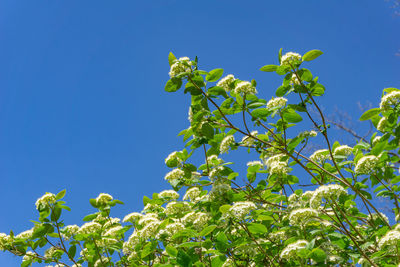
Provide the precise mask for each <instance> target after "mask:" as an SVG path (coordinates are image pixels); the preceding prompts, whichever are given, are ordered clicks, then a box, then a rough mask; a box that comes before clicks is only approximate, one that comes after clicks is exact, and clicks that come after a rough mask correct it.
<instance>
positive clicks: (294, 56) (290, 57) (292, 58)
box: [281, 52, 301, 66]
mask: <svg viewBox="0 0 400 267" xmlns="http://www.w3.org/2000/svg"><path fill="white" fill-rule="evenodd" d="M297 61H301V55H300V54H298V53H295V52H287V53H286V54H284V55H283V56H282V57H281V66H283V65H291V64H292V63H293V62H297Z"/></svg>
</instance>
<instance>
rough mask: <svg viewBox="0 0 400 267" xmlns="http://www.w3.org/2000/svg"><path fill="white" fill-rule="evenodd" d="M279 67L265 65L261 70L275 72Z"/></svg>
mask: <svg viewBox="0 0 400 267" xmlns="http://www.w3.org/2000/svg"><path fill="white" fill-rule="evenodd" d="M277 68H278V66H277V65H265V66H264V67H261V69H260V70H261V71H265V72H273V71H276V69H277Z"/></svg>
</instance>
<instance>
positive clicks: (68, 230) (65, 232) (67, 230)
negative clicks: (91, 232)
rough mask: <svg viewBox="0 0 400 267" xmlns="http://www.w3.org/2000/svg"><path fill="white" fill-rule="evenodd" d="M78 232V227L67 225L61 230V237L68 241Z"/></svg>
mask: <svg viewBox="0 0 400 267" xmlns="http://www.w3.org/2000/svg"><path fill="white" fill-rule="evenodd" d="M78 231H79V226H78V225H76V224H74V225H67V226H65V227H64V228H63V229H62V231H61V232H62V236H63V238H64V239H65V240H67V241H68V240H69V239H70V238H71V237H72V236H74V235H76V234H77V233H78Z"/></svg>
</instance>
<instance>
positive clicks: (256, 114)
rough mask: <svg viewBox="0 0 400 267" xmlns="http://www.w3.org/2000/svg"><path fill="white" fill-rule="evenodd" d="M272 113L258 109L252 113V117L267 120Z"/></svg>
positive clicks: (264, 109)
mask: <svg viewBox="0 0 400 267" xmlns="http://www.w3.org/2000/svg"><path fill="white" fill-rule="evenodd" d="M269 113H270V111H269V110H268V109H266V108H258V109H255V110H253V111H252V112H251V115H252V116H253V117H255V118H265V117H267V116H268V115H269Z"/></svg>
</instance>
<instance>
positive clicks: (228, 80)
mask: <svg viewBox="0 0 400 267" xmlns="http://www.w3.org/2000/svg"><path fill="white" fill-rule="evenodd" d="M235 80H236V79H235V77H234V76H233V75H232V74H229V75H227V76H225V77H224V78H222V79H221V80H220V81H219V82H218V83H217V86H219V87H222V88H224V90H225V91H226V92H229V91H230V90H232V87H233V83H234V82H235Z"/></svg>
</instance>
